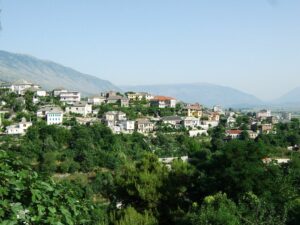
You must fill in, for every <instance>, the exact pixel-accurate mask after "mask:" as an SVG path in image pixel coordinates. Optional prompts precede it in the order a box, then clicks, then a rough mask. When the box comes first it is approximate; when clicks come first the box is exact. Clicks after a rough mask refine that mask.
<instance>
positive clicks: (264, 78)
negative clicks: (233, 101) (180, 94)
mask: <svg viewBox="0 0 300 225" xmlns="http://www.w3.org/2000/svg"><path fill="white" fill-rule="evenodd" d="M0 2H1V3H0V7H1V8H2V13H1V22H2V27H3V29H2V31H1V33H0V49H2V50H7V51H12V52H17V53H26V54H30V55H33V56H36V57H39V58H42V59H49V60H53V61H56V62H59V63H61V64H64V65H67V66H70V67H73V68H75V69H77V70H79V71H81V72H84V73H89V74H92V75H95V76H98V77H100V78H103V79H108V80H110V81H112V82H113V83H115V84H122V85H123V84H160V83H164V84H165V83H182V82H184V83H194V82H209V83H215V84H222V85H226V86H231V87H235V88H238V89H240V90H244V91H246V92H248V93H252V94H254V95H256V96H258V97H261V98H263V99H272V98H275V97H278V96H279V95H281V94H283V93H285V92H286V91H288V90H290V89H292V88H295V87H296V86H300V1H299V0H277V1H275V0H0Z"/></svg>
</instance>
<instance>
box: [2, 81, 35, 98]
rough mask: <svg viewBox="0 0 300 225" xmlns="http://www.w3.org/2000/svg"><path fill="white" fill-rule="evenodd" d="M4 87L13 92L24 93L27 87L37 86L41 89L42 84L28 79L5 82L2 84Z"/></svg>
mask: <svg viewBox="0 0 300 225" xmlns="http://www.w3.org/2000/svg"><path fill="white" fill-rule="evenodd" d="M1 88H2V89H9V90H10V91H11V92H15V93H16V94H18V95H24V94H25V91H26V89H28V88H37V89H39V88H40V86H39V85H36V84H33V83H31V82H28V81H26V80H17V81H14V82H12V83H4V84H2V85H1Z"/></svg>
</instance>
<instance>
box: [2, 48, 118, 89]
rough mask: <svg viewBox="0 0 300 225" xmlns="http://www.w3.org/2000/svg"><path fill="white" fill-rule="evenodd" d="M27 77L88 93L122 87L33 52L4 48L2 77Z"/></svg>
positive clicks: (46, 83)
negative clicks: (15, 52) (35, 54)
mask: <svg viewBox="0 0 300 225" xmlns="http://www.w3.org/2000/svg"><path fill="white" fill-rule="evenodd" d="M19 79H25V80H28V81H31V82H34V83H37V84H39V85H41V86H42V87H43V88H45V89H47V90H52V89H54V88H57V87H64V88H66V89H69V90H77V91H80V92H82V93H83V94H85V95H88V94H95V93H99V92H101V91H107V90H119V88H118V87H116V86H115V85H113V84H112V83H111V82H109V81H106V80H102V79H99V78H97V77H94V76H91V75H87V74H83V73H80V72H78V71H76V70H74V69H71V68H68V67H65V66H62V65H60V64H57V63H54V62H51V61H45V60H40V59H37V58H35V57H32V56H28V55H21V54H14V53H9V52H6V51H0V80H2V81H15V80H19Z"/></svg>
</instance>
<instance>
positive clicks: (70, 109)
mask: <svg viewBox="0 0 300 225" xmlns="http://www.w3.org/2000/svg"><path fill="white" fill-rule="evenodd" d="M66 112H67V113H76V114H80V115H83V116H87V115H88V114H90V113H92V105H90V104H88V103H87V102H85V101H80V102H75V103H74V104H73V105H69V106H67V107H66Z"/></svg>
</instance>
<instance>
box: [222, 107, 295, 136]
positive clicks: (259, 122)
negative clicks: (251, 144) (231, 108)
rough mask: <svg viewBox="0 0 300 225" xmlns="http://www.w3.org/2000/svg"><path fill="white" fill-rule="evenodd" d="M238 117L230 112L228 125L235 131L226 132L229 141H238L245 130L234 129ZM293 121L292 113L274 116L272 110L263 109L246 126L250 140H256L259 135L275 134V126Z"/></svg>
mask: <svg viewBox="0 0 300 225" xmlns="http://www.w3.org/2000/svg"><path fill="white" fill-rule="evenodd" d="M236 118H237V115H236V113H235V112H230V113H229V115H228V117H227V125H228V126H229V127H232V128H233V129H229V130H226V138H227V139H238V138H240V137H241V135H242V133H243V131H244V130H241V129H239V128H234V126H235V124H236ZM291 119H292V115H291V113H288V112H282V113H280V114H277V115H275V114H274V115H273V114H272V111H271V110H267V109H263V110H260V111H258V112H256V113H255V115H253V116H249V123H248V124H245V125H246V127H247V130H246V131H247V133H248V135H249V138H251V139H255V138H257V137H258V135H259V134H270V133H275V132H276V130H274V125H275V124H277V123H279V122H289V121H290V120H291Z"/></svg>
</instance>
